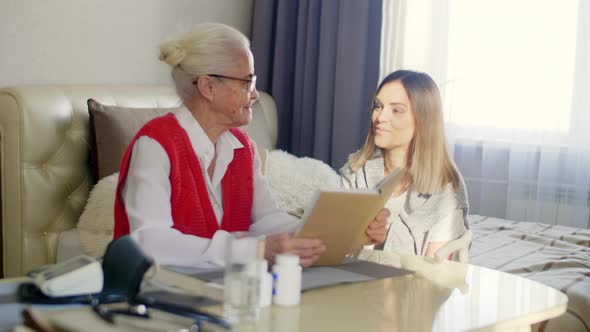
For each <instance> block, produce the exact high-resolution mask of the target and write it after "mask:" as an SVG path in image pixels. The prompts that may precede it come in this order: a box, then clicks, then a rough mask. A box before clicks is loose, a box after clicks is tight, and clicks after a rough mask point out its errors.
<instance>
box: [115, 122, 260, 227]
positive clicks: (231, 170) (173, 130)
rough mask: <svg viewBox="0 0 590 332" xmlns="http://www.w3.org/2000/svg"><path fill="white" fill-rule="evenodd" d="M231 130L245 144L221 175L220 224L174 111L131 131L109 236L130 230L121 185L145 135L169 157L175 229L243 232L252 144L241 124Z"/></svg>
mask: <svg viewBox="0 0 590 332" xmlns="http://www.w3.org/2000/svg"><path fill="white" fill-rule="evenodd" d="M230 132H231V133H232V134H233V135H234V136H235V137H237V138H238V140H239V141H240V142H241V143H242V144H243V145H244V147H243V148H240V149H236V150H234V158H233V160H232V161H231V163H230V164H229V165H228V168H227V171H226V173H225V175H224V177H223V179H222V180H221V186H222V191H223V218H222V220H221V227H220V226H219V223H218V222H217V218H216V217H215V212H214V210H213V207H212V205H211V201H210V200H209V194H208V191H207V185H206V183H205V178H204V177H203V172H202V171H201V165H200V163H199V159H198V158H197V155H196V154H195V152H194V149H193V147H192V145H191V143H190V140H189V137H188V134H187V133H186V131H185V130H184V129H183V128H182V127H181V126H180V123H178V120H177V119H176V117H175V116H174V115H173V114H167V115H164V116H162V117H158V118H156V119H153V120H151V121H150V122H148V123H147V124H146V125H145V126H143V127H142V128H141V129H140V130H139V132H138V133H137V134H136V135H135V137H134V138H133V140H132V141H131V143H130V144H129V146H128V147H127V150H126V151H125V154H124V155H123V159H122V160H121V168H120V172H119V182H118V184H117V191H116V197H115V229H114V234H113V238H114V239H117V238H119V237H121V236H123V235H127V234H129V232H130V230H129V219H128V218H127V212H126V211H125V205H124V204H123V199H122V197H121V195H122V192H121V190H122V187H123V184H124V183H125V179H126V177H127V171H128V169H129V162H130V160H131V154H132V151H133V146H134V145H135V141H137V139H138V138H139V137H141V136H148V137H151V138H152V139H154V140H156V141H157V142H158V143H160V144H161V145H162V147H163V148H164V150H166V153H167V154H168V158H169V159H170V177H169V179H170V186H171V189H172V193H171V197H170V204H171V207H172V219H173V220H174V226H173V227H174V228H176V229H177V230H179V231H180V232H182V233H184V234H191V235H195V236H198V237H203V238H208V239H210V238H212V237H213V234H215V232H216V231H217V230H219V229H222V230H225V231H228V232H236V231H248V230H249V228H250V223H251V220H252V200H253V193H254V178H253V177H254V148H253V146H252V144H251V143H250V139H249V137H248V135H247V134H246V133H245V132H244V131H243V130H241V129H238V128H233V129H230Z"/></svg>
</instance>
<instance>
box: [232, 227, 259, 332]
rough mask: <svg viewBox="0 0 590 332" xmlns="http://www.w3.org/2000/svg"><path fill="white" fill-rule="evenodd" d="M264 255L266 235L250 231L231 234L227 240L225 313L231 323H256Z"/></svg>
mask: <svg viewBox="0 0 590 332" xmlns="http://www.w3.org/2000/svg"><path fill="white" fill-rule="evenodd" d="M263 257H264V237H255V236H251V235H250V234H249V233H248V232H234V233H231V234H230V236H229V237H228V238H227V241H226V251H225V279H224V291H223V295H224V301H223V308H224V316H225V317H226V319H228V320H229V321H230V322H231V323H238V322H239V323H244V322H254V321H256V320H257V319H258V316H259V312H260V306H259V294H260V290H259V288H260V278H261V274H260V264H261V259H262V258H263Z"/></svg>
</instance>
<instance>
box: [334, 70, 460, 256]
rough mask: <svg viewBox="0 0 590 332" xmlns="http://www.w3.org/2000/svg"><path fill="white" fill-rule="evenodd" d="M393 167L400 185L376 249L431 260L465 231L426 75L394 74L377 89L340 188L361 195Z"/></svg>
mask: <svg viewBox="0 0 590 332" xmlns="http://www.w3.org/2000/svg"><path fill="white" fill-rule="evenodd" d="M395 168H401V169H404V170H406V174H405V178H404V179H403V180H402V182H401V183H400V184H399V185H398V187H397V188H396V190H395V191H394V194H393V195H392V196H391V197H390V199H389V200H388V202H387V204H386V205H385V206H386V207H387V208H388V209H389V210H390V211H391V215H390V217H389V218H388V220H387V223H388V231H387V239H386V241H385V242H384V244H383V245H380V246H377V248H376V249H383V250H387V251H394V252H397V253H401V254H416V255H426V256H433V255H434V253H435V252H436V251H437V250H438V249H439V248H441V247H442V246H444V245H445V244H446V243H448V242H449V241H452V240H454V239H457V238H459V237H460V236H461V235H463V233H464V232H465V231H466V230H467V228H468V224H467V218H466V216H467V209H468V203H467V193H466V190H465V185H464V183H463V179H462V177H461V175H460V173H459V171H458V170H457V167H456V166H455V164H454V163H453V161H452V160H451V158H450V157H449V154H448V152H447V149H446V144H445V136H444V126H443V115H442V105H441V100H440V94H439V91H438V88H437V86H436V83H434V81H433V80H432V79H431V78H430V77H429V76H428V75H426V74H424V73H419V72H414V71H408V70H398V71H396V72H393V73H391V74H389V75H388V76H387V77H386V78H385V79H384V80H383V81H382V82H381V84H379V87H378V88H377V93H376V95H375V99H374V100H373V107H372V108H371V117H370V129H369V132H368V134H367V138H366V140H365V144H364V145H363V147H362V148H361V149H360V150H359V151H357V152H355V153H353V154H352V155H350V157H349V160H348V162H347V163H346V165H344V167H342V169H341V170H340V174H341V184H342V186H343V187H346V188H350V187H354V188H366V187H372V186H373V185H374V184H375V183H376V182H378V181H379V180H380V179H382V178H383V177H384V176H385V175H387V174H389V173H390V172H391V171H392V170H394V169H395Z"/></svg>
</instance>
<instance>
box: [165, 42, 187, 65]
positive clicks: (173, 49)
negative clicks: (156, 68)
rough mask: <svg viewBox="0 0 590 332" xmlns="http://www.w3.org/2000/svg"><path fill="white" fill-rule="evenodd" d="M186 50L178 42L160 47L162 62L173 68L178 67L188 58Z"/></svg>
mask: <svg viewBox="0 0 590 332" xmlns="http://www.w3.org/2000/svg"><path fill="white" fill-rule="evenodd" d="M186 53H187V52H186V49H185V48H184V47H183V46H182V45H181V44H180V43H179V42H178V41H172V42H167V43H164V44H162V45H161V46H160V60H162V61H164V62H166V63H167V64H169V65H170V66H172V67H175V66H177V65H178V64H180V63H181V62H182V60H184V58H185V57H186Z"/></svg>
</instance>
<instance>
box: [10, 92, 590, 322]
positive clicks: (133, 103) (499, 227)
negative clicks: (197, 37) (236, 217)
mask: <svg viewBox="0 0 590 332" xmlns="http://www.w3.org/2000/svg"><path fill="white" fill-rule="evenodd" d="M89 98H94V99H96V100H97V101H98V102H100V103H102V104H103V105H118V106H122V107H128V108H174V107H176V106H177V105H178V104H179V98H178V97H177V96H176V94H175V93H174V90H173V88H172V87H169V86H19V87H13V88H4V89H0V186H1V190H0V199H1V205H0V208H1V216H2V228H1V231H2V234H1V235H2V236H1V237H0V239H1V241H2V246H1V248H2V255H0V259H1V260H2V261H1V263H2V264H1V266H2V276H3V277H14V276H20V275H23V274H25V273H26V272H27V271H30V270H32V269H34V268H36V267H38V266H41V265H45V264H50V263H53V262H55V261H56V260H57V258H58V247H60V248H61V251H62V252H65V254H62V256H64V255H65V256H67V255H72V254H73V253H76V250H78V251H79V250H80V247H81V244H80V237H79V236H78V234H79V231H78V230H77V225H78V220H79V217H80V215H81V214H82V212H83V211H84V208H85V206H87V201H88V195H89V192H90V190H91V188H92V187H93V185H94V183H95V182H96V181H97V180H98V179H97V177H98V175H97V173H96V171H95V170H94V169H93V168H94V166H95V165H94V164H93V163H90V162H89V160H91V159H92V158H90V157H91V155H92V154H93V153H91V151H94V148H93V146H94V144H95V143H96V142H93V141H92V139H91V138H92V137H93V136H94V135H91V130H92V129H93V125H91V124H90V122H89V112H88V107H87V100H88V99H89ZM253 114H254V115H253V116H254V119H253V122H252V124H251V125H249V126H248V127H247V128H246V130H247V131H248V133H249V134H250V135H251V136H253V138H254V140H255V141H256V142H257V144H258V146H259V148H267V149H273V148H274V146H275V143H276V138H277V118H276V106H275V104H274V102H273V100H272V98H271V97H270V96H268V95H266V94H264V93H262V94H261V98H260V101H259V102H258V103H257V104H256V105H255V110H254V113H253ZM276 155H280V154H276ZM283 157H284V158H288V156H283ZM297 162H301V163H302V164H301V165H306V167H307V168H308V169H309V172H310V173H309V174H313V175H314V176H315V179H324V180H326V179H327V178H328V177H326V176H323V173H321V172H326V174H327V173H330V172H333V171H332V170H331V169H326V168H325V166H322V165H321V163H319V162H318V161H314V160H310V159H309V158H308V159H307V160H306V159H305V158H299V159H297V158H295V159H293V160H286V161H284V164H287V165H291V167H295V168H297V170H298V172H294V173H297V174H300V173H301V172H299V170H302V169H304V167H302V166H299V164H297ZM277 165H278V164H277V163H275V164H274V166H273V164H272V163H271V164H270V166H273V167H277V168H279V169H280V168H281V167H282V166H280V165H279V166H277ZM283 168H284V167H283ZM270 171H272V169H270ZM283 171H284V170H283ZM309 174H308V175H306V176H302V177H301V178H299V180H297V179H295V180H292V181H290V182H296V183H299V185H303V184H301V183H300V182H302V181H311V180H310V179H312V177H310V176H309ZM333 174H335V173H333ZM320 175H321V176H320ZM104 179H106V177H105V178H103V180H104ZM105 181H106V180H105ZM269 181H270V180H269ZM313 181H319V180H313ZM328 182H329V181H328ZM315 183H316V182H314V184H315ZM270 185H271V187H272V186H273V185H276V184H275V183H272V181H271V183H270ZM289 185H292V183H290V184H289ZM305 185H306V186H307V187H308V188H307V190H311V189H310V188H312V189H313V185H311V186H310V185H309V183H306V184H305ZM325 185H329V183H325ZM111 187H112V183H111ZM279 187H280V186H279ZM279 187H276V188H274V189H275V190H281V189H280V188H279ZM289 190H290V189H289ZM289 190H288V189H287V187H285V189H283V191H285V192H288V191H289ZM97 204H98V203H97ZM103 204H106V206H108V205H109V204H110V203H108V202H107V203H103ZM296 205H300V206H303V205H304V202H300V201H299V202H296ZM109 211H111V210H110V209H109ZM469 220H470V224H471V229H472V231H473V233H474V240H473V243H472V247H471V263H473V264H476V265H481V266H485V267H489V268H493V269H498V270H501V271H505V272H509V273H514V274H518V275H522V276H524V277H526V278H531V279H534V280H537V281H539V282H542V283H544V284H546V285H549V286H552V287H554V288H557V289H560V290H561V291H563V292H564V293H566V294H567V295H568V296H569V303H568V311H567V314H565V315H562V316H561V317H558V318H556V319H553V320H551V321H549V322H543V323H541V324H538V325H537V326H536V328H537V329H538V330H539V331H550V330H551V331H590V329H589V328H588V326H589V325H590V232H589V230H587V229H574V228H570V227H563V226H554V225H544V224H537V223H526V222H516V221H509V220H501V219H496V218H487V217H482V216H476V215H470V216H469ZM100 232H103V233H105V234H106V233H108V230H96V236H104V235H105V234H103V233H100ZM107 235H108V234H107ZM62 258H63V257H62Z"/></svg>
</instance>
